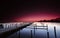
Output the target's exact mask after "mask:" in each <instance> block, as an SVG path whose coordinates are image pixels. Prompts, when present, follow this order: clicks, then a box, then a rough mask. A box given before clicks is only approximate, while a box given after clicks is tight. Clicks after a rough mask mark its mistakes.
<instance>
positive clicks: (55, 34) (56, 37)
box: [7, 22, 60, 38]
mask: <svg viewBox="0 0 60 38" xmlns="http://www.w3.org/2000/svg"><path fill="white" fill-rule="evenodd" d="M7 38H60V23H50V22H34V23H32V24H31V25H30V26H27V27H26V28H23V29H22V30H19V31H17V32H16V33H14V34H12V35H10V36H8V37H7Z"/></svg>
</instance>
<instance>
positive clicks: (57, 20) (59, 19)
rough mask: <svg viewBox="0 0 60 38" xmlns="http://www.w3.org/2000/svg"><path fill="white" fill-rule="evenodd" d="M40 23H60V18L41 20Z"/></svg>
mask: <svg viewBox="0 0 60 38" xmlns="http://www.w3.org/2000/svg"><path fill="white" fill-rule="evenodd" d="M38 22H60V18H56V19H51V20H40V21H38Z"/></svg>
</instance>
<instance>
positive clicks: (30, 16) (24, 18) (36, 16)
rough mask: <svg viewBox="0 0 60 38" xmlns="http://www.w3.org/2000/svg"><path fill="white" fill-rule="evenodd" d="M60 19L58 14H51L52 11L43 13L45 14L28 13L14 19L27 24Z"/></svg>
mask: <svg viewBox="0 0 60 38" xmlns="http://www.w3.org/2000/svg"><path fill="white" fill-rule="evenodd" d="M58 17H60V15H59V14H57V12H50V11H48V12H47V11H43V12H38V11H37V12H36V11H35V12H29V13H28V12H26V13H24V14H22V16H21V17H19V15H18V17H17V18H14V21H25V22H27V21H28V22H31V21H39V20H50V19H55V18H58Z"/></svg>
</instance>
